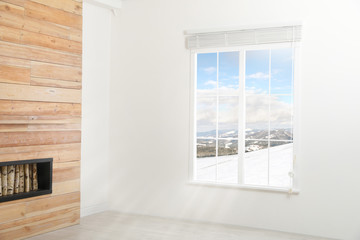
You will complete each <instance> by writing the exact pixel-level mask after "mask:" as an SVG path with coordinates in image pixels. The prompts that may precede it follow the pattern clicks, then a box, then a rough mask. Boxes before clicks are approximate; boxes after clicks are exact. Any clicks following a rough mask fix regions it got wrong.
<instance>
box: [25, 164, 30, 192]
mask: <svg viewBox="0 0 360 240" xmlns="http://www.w3.org/2000/svg"><path fill="white" fill-rule="evenodd" d="M24 172H25V192H30V171H29V164H25V170H24Z"/></svg>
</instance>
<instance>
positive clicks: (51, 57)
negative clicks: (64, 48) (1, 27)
mask: <svg viewBox="0 0 360 240" xmlns="http://www.w3.org/2000/svg"><path fill="white" fill-rule="evenodd" d="M0 56H4V57H17V58H21V59H27V60H33V61H40V62H47V63H56V64H61V65H68V66H78V67H81V56H79V55H73V54H69V53H64V52H56V51H52V50H48V49H42V48H37V47H32V46H28V45H21V44H13V43H9V42H3V41H0Z"/></svg>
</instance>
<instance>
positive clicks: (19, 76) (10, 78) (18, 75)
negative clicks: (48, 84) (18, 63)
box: [0, 65, 30, 84]
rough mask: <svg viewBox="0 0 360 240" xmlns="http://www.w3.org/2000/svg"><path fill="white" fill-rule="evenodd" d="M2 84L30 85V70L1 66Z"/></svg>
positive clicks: (0, 79) (0, 78)
mask: <svg viewBox="0 0 360 240" xmlns="http://www.w3.org/2000/svg"><path fill="white" fill-rule="evenodd" d="M0 82H2V83H18V84H30V68H22V67H14V66H7V65H0Z"/></svg>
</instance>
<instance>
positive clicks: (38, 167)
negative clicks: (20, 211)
mask: <svg viewBox="0 0 360 240" xmlns="http://www.w3.org/2000/svg"><path fill="white" fill-rule="evenodd" d="M24 168H25V173H24V170H23V175H22V177H23V180H21V169H24ZM29 168H30V169H31V171H30V173H29ZM5 169H7V170H8V173H9V175H11V176H12V177H8V178H7V179H9V182H10V183H12V181H14V183H13V185H12V187H11V186H10V185H9V187H10V189H9V190H7V193H6V194H5V195H4V180H5V179H6V177H4V174H3V171H5ZM19 169H20V170H19ZM26 169H27V170H26ZM32 169H33V170H32ZM32 171H34V172H36V174H35V175H34V176H33V175H32V174H34V173H33V172H32ZM52 171H53V159H52V158H42V159H31V160H21V161H10V162H0V175H1V178H2V179H3V181H1V179H0V181H1V182H2V183H1V184H0V187H1V188H2V191H1V192H2V193H1V195H0V202H7V201H13V200H17V199H23V198H30V197H35V196H40V195H45V194H51V193H52ZM29 174H30V178H31V180H26V176H27V177H28V178H29ZM18 175H20V177H19V176H18ZM36 175H37V177H36ZM14 179H15V180H14ZM19 179H20V180H19ZM19 181H20V183H19ZM27 181H28V183H27ZM6 182H8V181H7V180H6ZM21 182H22V184H23V185H22V187H23V190H20V189H21ZM29 183H30V186H29ZM16 184H17V186H16ZM11 188H13V189H12V190H11ZM16 188H17V189H16ZM26 188H28V191H26V190H24V189H26ZM6 189H8V188H7V186H6V188H5V190H6ZM15 189H16V190H15Z"/></svg>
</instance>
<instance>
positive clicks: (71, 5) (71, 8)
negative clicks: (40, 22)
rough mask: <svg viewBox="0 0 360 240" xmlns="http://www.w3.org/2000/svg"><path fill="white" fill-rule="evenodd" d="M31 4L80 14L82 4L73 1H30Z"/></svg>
mask: <svg viewBox="0 0 360 240" xmlns="http://www.w3.org/2000/svg"><path fill="white" fill-rule="evenodd" d="M32 1H33V2H37V3H41V4H44V5H47V6H49V7H53V8H56V9H61V10H64V11H66V12H70V13H75V14H79V15H81V14H82V4H81V3H80V2H77V1H73V0H61V1H59V0H32Z"/></svg>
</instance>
